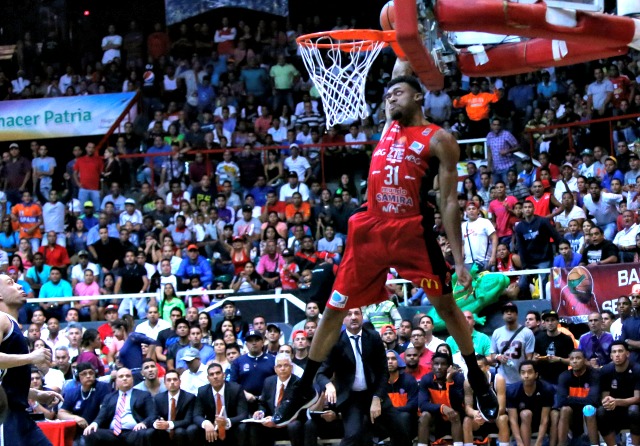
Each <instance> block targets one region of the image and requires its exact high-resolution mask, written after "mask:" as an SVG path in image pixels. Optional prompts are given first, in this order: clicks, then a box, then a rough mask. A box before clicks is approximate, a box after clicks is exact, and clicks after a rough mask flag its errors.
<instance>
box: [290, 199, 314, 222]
mask: <svg viewBox="0 0 640 446" xmlns="http://www.w3.org/2000/svg"><path fill="white" fill-rule="evenodd" d="M296 212H300V213H301V214H302V218H303V219H309V218H311V205H310V204H309V203H307V202H306V201H303V202H302V204H301V205H300V208H299V209H296V207H295V206H294V205H293V203H289V204H288V205H287V207H286V208H285V209H284V215H285V217H286V219H287V220H289V219H290V218H293V216H294V215H295V214H296Z"/></svg>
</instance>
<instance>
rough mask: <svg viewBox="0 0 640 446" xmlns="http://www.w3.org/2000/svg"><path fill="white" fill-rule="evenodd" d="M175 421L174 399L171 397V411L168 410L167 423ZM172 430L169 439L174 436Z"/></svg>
mask: <svg viewBox="0 0 640 446" xmlns="http://www.w3.org/2000/svg"><path fill="white" fill-rule="evenodd" d="M175 420H176V398H175V397H172V398H171V409H170V410H169V421H175ZM174 433H175V432H174V430H173V429H171V430H170V431H169V438H173V435H174Z"/></svg>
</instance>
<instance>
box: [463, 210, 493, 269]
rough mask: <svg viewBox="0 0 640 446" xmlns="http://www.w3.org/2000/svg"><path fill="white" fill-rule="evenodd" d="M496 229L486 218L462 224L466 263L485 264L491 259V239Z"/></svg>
mask: <svg viewBox="0 0 640 446" xmlns="http://www.w3.org/2000/svg"><path fill="white" fill-rule="evenodd" d="M494 232H496V228H494V227H493V224H492V223H491V222H490V221H489V220H487V219H486V218H483V217H479V218H478V219H477V220H476V221H473V222H471V221H465V222H464V223H462V241H463V243H464V263H473V262H474V261H476V260H477V261H480V262H485V261H486V260H487V259H488V258H489V237H490V236H491V234H493V233H494Z"/></svg>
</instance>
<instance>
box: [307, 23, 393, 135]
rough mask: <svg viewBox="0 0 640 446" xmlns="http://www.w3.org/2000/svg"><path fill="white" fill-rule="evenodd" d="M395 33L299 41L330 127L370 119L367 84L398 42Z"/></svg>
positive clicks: (330, 34)
mask: <svg viewBox="0 0 640 446" xmlns="http://www.w3.org/2000/svg"><path fill="white" fill-rule="evenodd" d="M395 34H396V33H395V31H377V30H373V29H349V30H334V31H323V32H318V33H313V34H306V35H303V36H300V37H298V38H297V39H296V41H297V43H298V45H299V46H300V54H301V55H302V60H303V61H304V65H305V67H306V68H307V71H308V72H309V76H310V77H311V80H312V81H313V84H314V85H315V86H316V88H317V89H318V92H319V93H320V97H321V99H322V105H323V106H324V111H325V113H326V115H327V127H333V126H334V125H336V124H340V123H342V122H345V121H347V120H349V119H358V118H361V119H364V118H366V117H367V115H368V113H367V103H366V101H365V84H366V80H367V74H368V73H369V70H370V69H371V65H372V64H373V61H374V60H375V59H376V57H378V54H380V51H381V50H382V48H384V47H385V46H387V45H389V44H390V43H392V42H395V40H396V37H395Z"/></svg>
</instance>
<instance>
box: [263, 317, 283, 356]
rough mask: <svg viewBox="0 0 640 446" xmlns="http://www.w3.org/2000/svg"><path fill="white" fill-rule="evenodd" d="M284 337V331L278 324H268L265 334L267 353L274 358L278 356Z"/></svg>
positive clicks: (265, 349)
mask: <svg viewBox="0 0 640 446" xmlns="http://www.w3.org/2000/svg"><path fill="white" fill-rule="evenodd" d="M281 335H282V330H281V329H280V327H278V326H277V325H276V324H267V330H266V333H265V338H266V339H267V343H266V345H265V346H264V351H265V353H269V354H271V355H273V356H275V355H277V354H278V351H279V350H280V337H281Z"/></svg>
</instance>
